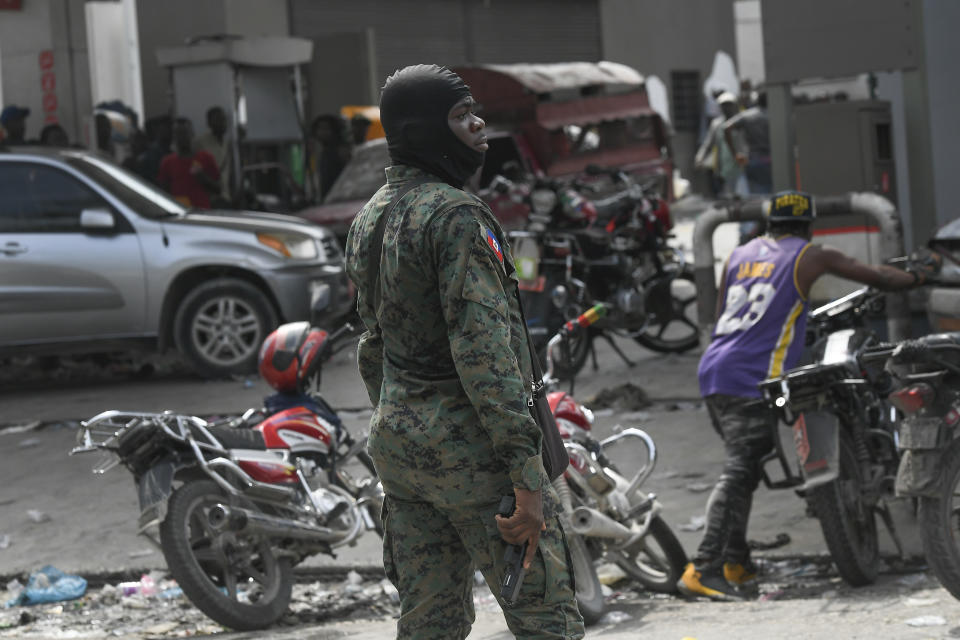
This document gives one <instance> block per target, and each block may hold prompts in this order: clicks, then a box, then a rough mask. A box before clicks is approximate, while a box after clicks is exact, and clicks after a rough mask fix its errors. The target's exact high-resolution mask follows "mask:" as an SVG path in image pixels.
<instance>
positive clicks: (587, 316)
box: [541, 302, 607, 385]
mask: <svg viewBox="0 0 960 640" xmlns="http://www.w3.org/2000/svg"><path fill="white" fill-rule="evenodd" d="M606 315H607V306H606V305H605V304H603V303H602V302H600V303H597V304H595V305H593V306H592V307H590V308H589V309H587V310H586V311H584V312H583V313H581V314H580V315H579V316H577V317H576V318H575V319H573V320H569V321H568V322H567V323H566V324H564V325H563V326H562V327H560V331H558V332H557V333H556V334H554V336H553V337H552V338H550V340H549V342H547V353H546V356H547V370H546V371H545V372H544V374H543V378H542V380H541V382H542V383H543V384H544V385H551V384H553V383H555V382H556V380H555V379H554V375H553V374H554V369H555V362H554V355H553V351H554V349H555V348H556V347H557V345H559V344H560V343H561V342H563V341H564V340H569V339H570V337H571V336H573V335H574V334H576V332H578V331H581V330H582V329H585V328H586V327H589V326H590V325H592V324H594V323H595V322H597V320H599V319H600V318H602V317H604V316H606Z"/></svg>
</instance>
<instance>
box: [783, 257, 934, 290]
mask: <svg viewBox="0 0 960 640" xmlns="http://www.w3.org/2000/svg"><path fill="white" fill-rule="evenodd" d="M825 273H829V274H830V275H834V276H837V277H838V278H846V279H847V280H853V281H854V282H859V283H861V284H865V285H868V286H871V287H875V288H877V289H880V290H881V291H896V290H898V289H908V288H910V287H912V286H914V285H916V284H917V282H918V278H917V277H915V276H914V275H913V274H912V273H909V272H906V271H902V270H900V269H897V268H895V267H888V266H886V265H880V266H874V265H869V264H864V263H863V262H860V261H859V260H856V259H855V258H851V257H850V256H848V255H845V254H843V253H840V252H839V251H837V250H836V249H833V248H831V247H823V246H819V245H810V248H809V249H807V251H806V252H805V253H804V254H803V257H802V258H801V259H800V264H799V265H797V285H798V287H799V288H800V293H801V294H802V295H804V296H806V295H807V294H808V293H809V292H810V287H812V286H813V283H814V282H815V281H816V280H817V278H819V277H820V276H822V275H823V274H825Z"/></svg>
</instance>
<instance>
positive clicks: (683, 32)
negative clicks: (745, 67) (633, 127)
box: [600, 0, 737, 177]
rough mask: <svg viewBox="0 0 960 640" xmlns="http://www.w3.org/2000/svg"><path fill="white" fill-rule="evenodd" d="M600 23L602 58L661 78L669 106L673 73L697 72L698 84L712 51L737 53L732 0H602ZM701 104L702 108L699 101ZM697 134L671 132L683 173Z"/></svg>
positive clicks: (690, 171) (708, 68) (705, 73)
mask: <svg viewBox="0 0 960 640" xmlns="http://www.w3.org/2000/svg"><path fill="white" fill-rule="evenodd" d="M600 28H601V40H602V42H603V57H604V58H605V59H607V60H612V61H614V62H622V63H624V64H627V65H629V66H631V67H634V68H635V69H637V70H638V71H639V72H640V73H642V74H644V75H646V76H650V75H655V76H657V77H658V78H660V79H661V80H662V81H663V82H664V83H665V84H666V86H667V91H668V95H670V96H671V106H673V100H672V93H673V89H674V88H673V87H672V86H671V73H672V72H674V71H697V72H699V74H700V83H701V88H702V83H703V82H704V81H705V80H706V79H707V77H708V76H709V75H710V72H711V69H712V67H713V62H714V57H715V55H716V53H717V52H718V51H723V52H725V53H727V54H728V55H730V56H731V57H734V56H736V53H737V51H736V39H735V35H734V31H735V30H734V18H733V2H732V0H711V1H710V2H703V1H702V0H670V1H669V2H664V1H663V0H600ZM700 108H701V113H702V109H703V104H702V103H701V105H700ZM700 136H701V130H700V129H698V130H697V131H677V132H676V134H675V135H674V138H673V153H674V157H675V159H676V164H677V168H679V169H680V171H681V173H682V174H683V175H684V176H687V177H692V176H693V156H694V155H695V153H696V150H697V144H698V143H699V140H700Z"/></svg>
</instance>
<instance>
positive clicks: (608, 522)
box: [570, 507, 634, 540]
mask: <svg viewBox="0 0 960 640" xmlns="http://www.w3.org/2000/svg"><path fill="white" fill-rule="evenodd" d="M570 526H571V528H572V529H573V532H574V533H576V534H577V535H581V536H584V537H591V538H613V539H614V540H627V539H629V538H631V537H633V535H634V532H633V531H631V530H630V529H628V528H627V527H625V526H623V525H622V524H620V523H619V522H617V521H616V520H614V519H613V518H611V517H609V516H606V515H604V514H602V513H600V512H599V511H597V510H596V509H591V508H590V507H577V508H576V509H574V510H573V515H572V516H571V518H570Z"/></svg>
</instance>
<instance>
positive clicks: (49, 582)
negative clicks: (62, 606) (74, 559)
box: [6, 565, 87, 607]
mask: <svg viewBox="0 0 960 640" xmlns="http://www.w3.org/2000/svg"><path fill="white" fill-rule="evenodd" d="M86 591H87V581H86V580H85V579H84V578H81V577H80V576H73V575H67V574H66V573H64V572H63V571H60V569H57V568H56V567H53V566H51V565H47V566H45V567H43V568H42V569H40V570H39V571H36V572H34V573H32V574H30V579H29V580H28V581H27V586H26V587H24V588H23V590H22V591H21V592H20V593H19V594H17V596H16V597H15V598H13V599H12V600H10V601H9V602H7V605H6V606H8V607H16V606H22V605H32V604H41V603H44V602H62V601H63V600H74V599H76V598H79V597H81V596H82V595H83V594H84V593H86Z"/></svg>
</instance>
